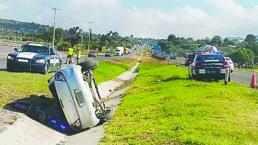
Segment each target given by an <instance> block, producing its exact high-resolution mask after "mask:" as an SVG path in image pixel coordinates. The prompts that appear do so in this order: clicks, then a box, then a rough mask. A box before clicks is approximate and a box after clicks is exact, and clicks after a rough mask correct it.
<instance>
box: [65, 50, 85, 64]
mask: <svg viewBox="0 0 258 145" xmlns="http://www.w3.org/2000/svg"><path fill="white" fill-rule="evenodd" d="M66 55H67V57H66V64H72V63H74V55H76V59H77V63H78V61H79V59H80V58H81V50H80V49H76V51H74V49H73V48H72V47H69V48H68V49H67V52H66Z"/></svg>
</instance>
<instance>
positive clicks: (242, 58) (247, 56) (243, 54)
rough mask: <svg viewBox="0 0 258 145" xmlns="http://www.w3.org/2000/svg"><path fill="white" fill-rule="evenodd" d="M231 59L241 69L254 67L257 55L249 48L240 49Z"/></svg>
mask: <svg viewBox="0 0 258 145" xmlns="http://www.w3.org/2000/svg"><path fill="white" fill-rule="evenodd" d="M230 57H231V58H232V60H233V61H234V62H236V63H237V64H238V66H239V67H252V66H253V64H254V60H255V54H254V53H253V52H252V50H250V49H247V48H240V49H239V50H238V51H236V52H234V53H232V54H231V55H230Z"/></svg>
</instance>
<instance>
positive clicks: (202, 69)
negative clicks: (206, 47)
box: [189, 54, 230, 84]
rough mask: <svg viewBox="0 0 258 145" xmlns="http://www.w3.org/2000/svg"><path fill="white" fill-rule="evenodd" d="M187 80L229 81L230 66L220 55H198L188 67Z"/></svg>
mask: <svg viewBox="0 0 258 145" xmlns="http://www.w3.org/2000/svg"><path fill="white" fill-rule="evenodd" d="M189 78H193V79H198V80H200V79H208V80H212V79H213V80H216V81H218V80H224V82H225V84H227V83H228V82H229V81H230V66H229V64H228V62H227V61H226V60H225V58H224V56H223V55H221V54H198V55H196V56H195V58H194V60H193V63H192V64H190V65H189Z"/></svg>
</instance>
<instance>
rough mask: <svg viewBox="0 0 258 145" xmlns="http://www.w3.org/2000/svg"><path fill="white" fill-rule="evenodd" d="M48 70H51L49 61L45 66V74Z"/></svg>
mask: <svg viewBox="0 0 258 145" xmlns="http://www.w3.org/2000/svg"><path fill="white" fill-rule="evenodd" d="M48 72H49V62H47V63H46V64H45V67H44V72H43V73H44V74H48Z"/></svg>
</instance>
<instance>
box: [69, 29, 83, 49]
mask: <svg viewBox="0 0 258 145" xmlns="http://www.w3.org/2000/svg"><path fill="white" fill-rule="evenodd" d="M68 34H69V38H70V44H71V47H73V46H74V45H75V44H77V43H79V42H80V40H81V30H80V27H73V28H70V29H69V30H68Z"/></svg>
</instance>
